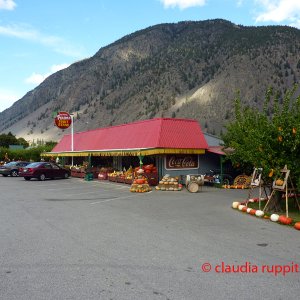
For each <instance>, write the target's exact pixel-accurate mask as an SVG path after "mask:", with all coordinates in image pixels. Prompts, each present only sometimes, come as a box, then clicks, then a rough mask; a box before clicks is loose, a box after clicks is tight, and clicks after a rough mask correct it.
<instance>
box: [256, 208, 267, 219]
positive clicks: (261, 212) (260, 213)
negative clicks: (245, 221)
mask: <svg viewBox="0 0 300 300" xmlns="http://www.w3.org/2000/svg"><path fill="white" fill-rule="evenodd" d="M264 214H265V213H264V212H263V211H262V210H259V209H258V210H257V211H256V212H255V215H256V216H257V217H259V218H261V217H262V216H263V215H264Z"/></svg>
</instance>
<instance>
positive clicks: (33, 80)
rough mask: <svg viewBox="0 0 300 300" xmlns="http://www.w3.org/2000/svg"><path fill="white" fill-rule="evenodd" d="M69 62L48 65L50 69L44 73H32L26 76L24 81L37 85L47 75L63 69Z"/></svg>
mask: <svg viewBox="0 0 300 300" xmlns="http://www.w3.org/2000/svg"><path fill="white" fill-rule="evenodd" d="M69 65H70V64H60V65H53V66H51V67H50V71H49V72H47V73H45V74H38V73H35V72H34V73H32V74H31V75H30V76H29V77H28V78H26V79H25V82H26V83H28V84H34V85H38V84H40V83H42V82H43V81H44V80H45V79H46V78H47V77H49V76H50V75H51V74H53V73H55V72H58V71H60V70H62V69H65V68H67V67H68V66H69Z"/></svg>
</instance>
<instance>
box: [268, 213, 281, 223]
mask: <svg viewBox="0 0 300 300" xmlns="http://www.w3.org/2000/svg"><path fill="white" fill-rule="evenodd" d="M278 219H279V215H277V214H272V215H271V217H270V220H271V221H272V222H277V221H278Z"/></svg>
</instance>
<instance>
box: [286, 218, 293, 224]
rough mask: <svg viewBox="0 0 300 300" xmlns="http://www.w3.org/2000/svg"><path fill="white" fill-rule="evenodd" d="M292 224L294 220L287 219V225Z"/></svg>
mask: <svg viewBox="0 0 300 300" xmlns="http://www.w3.org/2000/svg"><path fill="white" fill-rule="evenodd" d="M292 222H293V219H292V218H285V223H284V224H285V225H290V224H292Z"/></svg>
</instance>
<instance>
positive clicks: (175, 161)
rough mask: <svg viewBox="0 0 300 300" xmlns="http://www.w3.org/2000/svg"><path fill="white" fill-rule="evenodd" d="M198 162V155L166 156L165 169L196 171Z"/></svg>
mask: <svg viewBox="0 0 300 300" xmlns="http://www.w3.org/2000/svg"><path fill="white" fill-rule="evenodd" d="M198 168H199V160H198V155H192V154H191V155H188V154H186V155H167V156H166V169H167V170H175V169H198Z"/></svg>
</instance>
